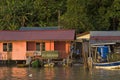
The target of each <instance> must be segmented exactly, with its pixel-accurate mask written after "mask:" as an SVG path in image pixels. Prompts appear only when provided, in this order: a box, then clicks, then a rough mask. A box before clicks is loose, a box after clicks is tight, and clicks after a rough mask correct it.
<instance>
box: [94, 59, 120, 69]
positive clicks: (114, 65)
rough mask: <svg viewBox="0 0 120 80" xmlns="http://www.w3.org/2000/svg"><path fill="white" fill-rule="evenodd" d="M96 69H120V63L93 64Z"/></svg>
mask: <svg viewBox="0 0 120 80" xmlns="http://www.w3.org/2000/svg"><path fill="white" fill-rule="evenodd" d="M93 66H94V67H95V68H101V69H120V61H116V62H106V63H93Z"/></svg>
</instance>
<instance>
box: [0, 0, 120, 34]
mask: <svg viewBox="0 0 120 80" xmlns="http://www.w3.org/2000/svg"><path fill="white" fill-rule="evenodd" d="M46 26H60V27H61V28H64V29H76V31H77V33H80V32H84V31H90V30H120V0H0V30H17V29H19V28H20V27H46Z"/></svg>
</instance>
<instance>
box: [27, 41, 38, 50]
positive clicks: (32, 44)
mask: <svg viewBox="0 0 120 80" xmlns="http://www.w3.org/2000/svg"><path fill="white" fill-rule="evenodd" d="M35 47H36V43H35V42H32V41H30V42H27V46H26V49H27V51H35V50H36V48H35Z"/></svg>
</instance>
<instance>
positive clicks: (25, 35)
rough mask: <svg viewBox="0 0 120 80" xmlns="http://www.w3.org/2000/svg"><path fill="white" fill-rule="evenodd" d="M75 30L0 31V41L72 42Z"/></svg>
mask: <svg viewBox="0 0 120 80" xmlns="http://www.w3.org/2000/svg"><path fill="white" fill-rule="evenodd" d="M74 37H75V30H40V31H39V30H38V31H35V30H31V31H0V41H12V40H16V41H17V40H74Z"/></svg>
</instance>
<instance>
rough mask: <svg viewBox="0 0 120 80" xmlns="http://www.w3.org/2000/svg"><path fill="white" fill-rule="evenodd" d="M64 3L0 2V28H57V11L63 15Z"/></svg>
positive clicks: (35, 0)
mask: <svg viewBox="0 0 120 80" xmlns="http://www.w3.org/2000/svg"><path fill="white" fill-rule="evenodd" d="M65 3H66V1H65V0H0V28H1V29H2V30H15V29H18V28H19V27H27V26H29V27H30V26H31V27H33V26H34V27H36V26H37V27H39V26H42V27H43V26H57V24H58V21H57V20H58V12H57V11H58V10H61V11H62V13H61V14H63V13H64V12H65V11H66V8H65Z"/></svg>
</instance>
